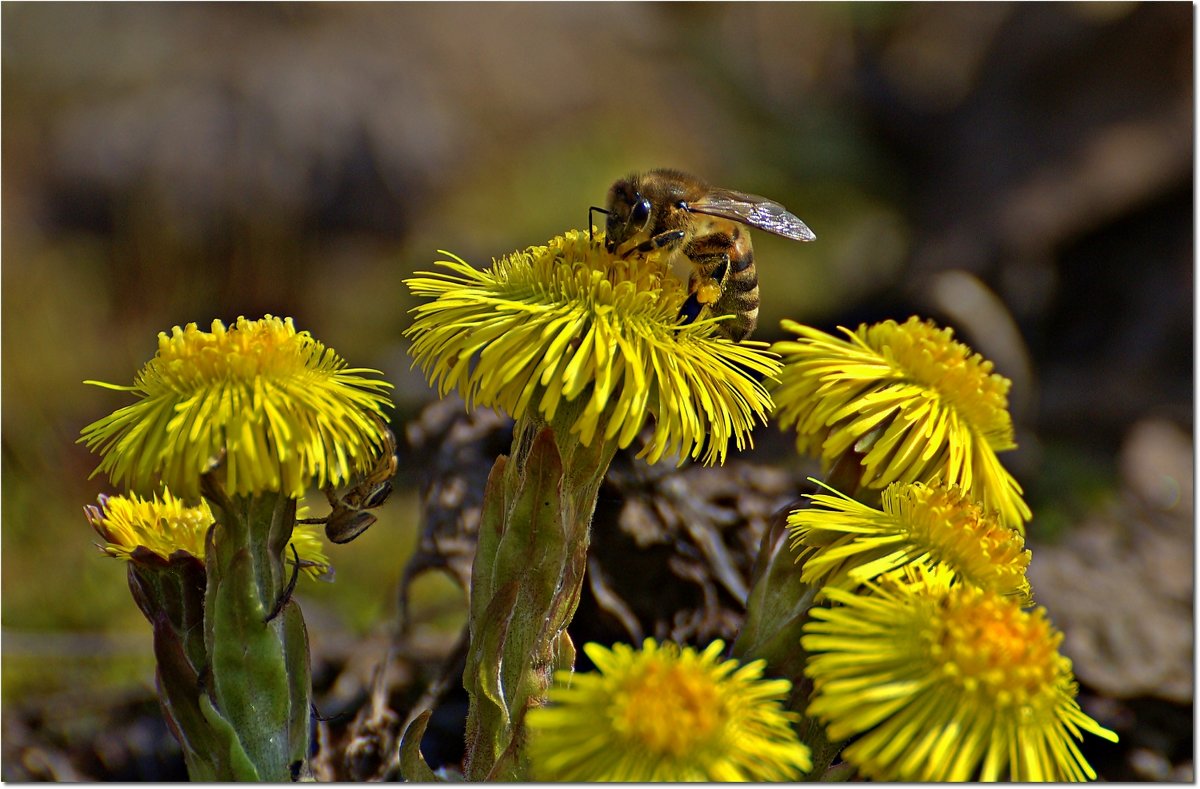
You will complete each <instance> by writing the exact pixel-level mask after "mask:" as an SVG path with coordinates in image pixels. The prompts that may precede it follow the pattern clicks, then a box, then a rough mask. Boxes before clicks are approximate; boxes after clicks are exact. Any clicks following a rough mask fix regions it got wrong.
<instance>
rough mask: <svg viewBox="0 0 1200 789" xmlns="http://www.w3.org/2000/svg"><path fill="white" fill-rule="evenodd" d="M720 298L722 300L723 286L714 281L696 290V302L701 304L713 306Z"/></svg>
mask: <svg viewBox="0 0 1200 789" xmlns="http://www.w3.org/2000/svg"><path fill="white" fill-rule="evenodd" d="M719 298H721V286H720V285H718V284H717V283H715V282H713V281H712V280H709V281H708V282H706V283H704V284H703V285H701V286H700V287H698V288H696V301H698V302H700V303H701V304H712V303H713V302H715V301H716V300H717V299H719Z"/></svg>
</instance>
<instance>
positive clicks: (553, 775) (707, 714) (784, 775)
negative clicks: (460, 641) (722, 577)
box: [526, 639, 811, 781]
mask: <svg viewBox="0 0 1200 789" xmlns="http://www.w3.org/2000/svg"><path fill="white" fill-rule="evenodd" d="M723 648H724V644H723V643H722V642H720V641H714V642H713V643H711V644H709V646H708V647H707V648H706V649H705V650H704V651H703V652H696V651H695V650H693V649H691V648H690V647H678V646H676V645H674V644H662V645H659V644H657V643H656V642H655V641H654V640H653V639H646V641H645V643H644V644H643V646H642V649H641V650H640V651H634V650H633V648H632V647H630V646H628V645H625V644H617V645H615V646H614V647H613V648H612V649H611V650H610V649H607V648H605V647H603V646H601V645H599V644H594V643H592V644H587V645H585V646H584V651H585V652H586V653H587V655H588V657H590V658H591V659H592V662H593V663H595V664H596V668H597V671H596V672H593V673H580V674H571V673H570V672H559V674H558V677H557V679H558V682H557V683H556V684H555V685H554V686H553V687H552V688H551V689H550V693H549V699H550V705H549V706H546V707H537V708H534V709H531V710H530V711H529V713H528V716H527V718H526V722H527V724H528V726H529V729H530V740H529V757H530V761H531V764H532V767H533V775H534V777H535V778H536V779H538V780H550V781H790V780H795V779H796V778H797V777H798V776H799V775H800V774H801V773H803V772H804V771H806V770H808V769H810V768H811V761H810V759H809V752H808V748H807V747H805V746H804V745H803V744H801V743H800V741H799V740H798V739H797V737H796V734H795V732H794V731H793V730H792V727H791V725H790V721H792V720H794V719H795V717H796V716H795V714H794V713H790V712H787V711H785V710H784V708H783V706H782V701H783V699H785V698H786V696H787V694H788V691H789V690H790V689H791V683H790V682H788V681H787V680H783V679H778V680H765V679H762V670H763V663H762V661H755V662H752V663H748V664H746V665H743V666H740V667H739V665H738V662H737V661H736V660H725V661H722V660H721V659H720V657H719V655H720V653H721V650H722V649H723Z"/></svg>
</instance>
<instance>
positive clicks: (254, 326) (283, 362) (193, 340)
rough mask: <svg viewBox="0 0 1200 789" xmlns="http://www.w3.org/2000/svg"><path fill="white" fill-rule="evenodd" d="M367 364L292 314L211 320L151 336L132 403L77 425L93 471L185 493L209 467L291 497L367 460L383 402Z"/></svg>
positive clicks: (345, 475)
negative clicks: (353, 363) (93, 454)
mask: <svg viewBox="0 0 1200 789" xmlns="http://www.w3.org/2000/svg"><path fill="white" fill-rule="evenodd" d="M374 372H376V371H374V370H365V369H353V368H348V367H347V366H346V363H345V362H344V361H343V360H342V358H341V357H340V356H338V355H337V354H336V353H335V352H334V351H333V350H332V349H329V348H326V347H325V346H324V345H323V344H322V343H320V342H318V341H317V340H315V339H313V337H312V336H311V335H310V334H309V333H308V332H305V331H300V332H298V331H296V328H295V326H294V325H293V324H292V320H291V318H287V319H283V320H281V319H279V318H275V317H272V316H270V315H267V316H266V317H264V318H263V319H262V320H247V319H246V318H238V320H237V322H236V323H235V324H234V325H233V327H232V328H226V327H225V325H224V324H223V323H222V322H221V321H213V322H212V328H211V331H208V332H205V331H201V330H200V329H198V328H197V327H196V324H194V323H189V324H188V325H187V326H186V327H184V328H180V327H178V326H176V327H175V328H174V329H173V330H172V332H171V334H169V335H168V334H166V333H165V332H164V333H160V334H159V335H158V353H157V354H156V355H155V356H154V358H153V359H151V360H150V361H149V362H148V363H147V364H146V365H145V366H144V367H143V368H142V369H141V371H140V372H139V373H138V374H137V376H136V378H135V379H134V384H133V386H117V385H113V384H105V383H100V382H97V381H89V382H88V383H93V384H96V385H98V386H104V387H106V388H109V389H116V390H118V391H126V392H133V393H134V394H136V395H138V397H139V398H140V399H139V400H138V402H136V403H134V404H132V405H128V406H126V407H124V408H121V409H120V410H118V411H116V412H114V413H113V414H111V415H110V416H108V417H105V418H104V419H101V420H99V421H97V422H94V423H92V424H91V425H88V426H87V427H86V428H84V429H83V433H82V438H81V441H83V442H86V444H87V446H88V448H89V449H92V450H94V451H97V452H99V453H100V455H101V462H100V465H99V467H98V468H97V469H96V471H97V472H105V473H107V474H108V476H109V478H110V480H111V481H112V482H113V484H116V485H122V486H128V487H129V488H131V489H133V490H136V491H140V492H143V493H148V492H150V491H152V490H155V489H157V487H158V485H159V483H165V484H166V485H167V487H169V488H170V489H171V490H173V491H174V492H175V493H176V494H177V495H179V496H182V497H183V498H185V499H188V500H193V499H195V497H196V496H197V494H198V493H199V489H200V478H201V476H202V475H203V474H205V473H206V472H209V471H214V470H215V473H216V474H218V475H219V478H220V479H221V480H222V481H223V482H224V488H225V490H226V491H227V492H229V493H231V494H237V495H246V494H251V493H260V492H267V491H279V492H282V493H284V494H286V495H290V496H291V497H292V498H299V497H300V496H302V495H303V494H304V491H305V490H306V489H307V488H308V486H309V485H310V484H312V483H314V482H315V483H316V484H317V485H319V486H325V485H338V484H341V483H344V482H347V481H349V480H350V479H351V478H352V477H354V476H355V475H361V474H366V473H368V471H369V470H370V469H371V467H372V464H373V462H374V456H375V455H376V454H378V452H379V451H380V447H381V446H382V443H383V438H382V436H381V435H380V431H379V427H378V425H379V421H378V419H379V418H380V417H381V416H382V414H383V409H384V408H385V407H388V406H389V405H390V403H389V401H388V399H387V397H386V395H385V394H384V392H385V391H386V390H387V389H389V388H391V384H388V383H386V382H384V381H381V380H376V379H371V378H366V377H363V375H362V373H374Z"/></svg>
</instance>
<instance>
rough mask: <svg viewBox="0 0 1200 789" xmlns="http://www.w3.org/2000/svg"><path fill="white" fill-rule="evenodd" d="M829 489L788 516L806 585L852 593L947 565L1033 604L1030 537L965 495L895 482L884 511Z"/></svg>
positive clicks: (986, 586) (885, 493)
mask: <svg viewBox="0 0 1200 789" xmlns="http://www.w3.org/2000/svg"><path fill="white" fill-rule="evenodd" d="M829 490H830V492H831V493H832V495H829V494H823V493H822V494H814V495H810V496H808V497H807V498H808V499H810V500H811V502H812V506H811V507H806V508H803V509H798V510H796V511H794V512H793V513H792V514H791V515H790V516H788V528H789V530H790V531H791V536H792V549H793V550H795V551H798V558H797V562H798V563H800V564H802V565H803V570H802V576H801V577H802V580H803V581H804V582H805V583H808V584H811V585H829V586H838V587H841V588H845V589H853V588H854V587H855V586H857V585H859V584H861V583H863V582H864V581H868V580H870V579H872V578H875V577H876V576H879V575H882V574H883V573H886V572H890V571H892V570H895V569H898V568H900V567H904V566H905V565H908V564H922V565H926V566H932V565H934V564H939V563H940V564H944V565H946V566H947V567H949V568H950V569H951V570H952V571H953V572H954V573H955V575H956V576H957V577H959V578H962V579H963V580H965V581H966V582H968V583H971V584H974V585H975V586H979V587H981V588H983V589H991V590H994V591H996V592H999V593H1000V594H1002V595H1009V596H1012V597H1014V598H1015V599H1016V600H1017V601H1018V602H1021V603H1025V602H1027V601H1028V600H1029V580H1028V579H1027V578H1026V577H1025V572H1026V570H1028V568H1029V559H1030V552H1029V551H1028V550H1026V549H1025V538H1024V537H1022V536H1021V534H1020V533H1019V532H1017V531H1016V530H1015V529H1012V528H1009V527H1008V526H1005V525H1004V524H1003V523H1001V522H1000V520H999V518H998V516H997V515H996V513H994V512H993V513H988V512H985V511H984V510H983V508H982V507H980V506H979V505H978V504H976V503H975V502H973V501H971V500H970V499H969V498H967V497H966V495H964V494H963V492H962V491H961V490H959V489H958V488H954V487H949V488H947V487H944V486H940V485H933V486H930V485H923V484H921V483H919V482H913V483H909V484H901V483H893V484H891V485H889V486H888V487H887V488H886V489H884V491H883V494H882V506H881V508H880V509H874V508H873V507H868V506H867V505H865V504H862V503H860V502H857V501H855V500H854V499H852V498H850V497H849V496H846V495H845V494H842V493H839V492H837V491H835V490H833V489H832V488H830V489H829Z"/></svg>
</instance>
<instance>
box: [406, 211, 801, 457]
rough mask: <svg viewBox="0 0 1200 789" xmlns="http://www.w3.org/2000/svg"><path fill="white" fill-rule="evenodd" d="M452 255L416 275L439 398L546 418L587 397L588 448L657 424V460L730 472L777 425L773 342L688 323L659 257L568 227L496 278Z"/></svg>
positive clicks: (584, 438)
mask: <svg viewBox="0 0 1200 789" xmlns="http://www.w3.org/2000/svg"><path fill="white" fill-rule="evenodd" d="M443 254H449V253H443ZM450 257H451V258H453V259H452V260H449V261H439V265H441V266H442V267H443V268H444V269H445V270H444V271H439V272H423V273H422V275H421V276H418V277H415V278H413V279H409V280H407V284H408V286H409V288H410V289H411V290H412V292H413V293H414V294H415V295H417V296H423V297H428V298H430V299H431V300H430V301H428V302H426V303H424V304H421V305H420V306H418V307H416V308H415V309H414V310H413V312H414V313H415V315H416V318H415V320H414V321H413V325H412V327H411V328H409V329H408V331H407V332H406V334H407V336H409V337H410V338H412V349H411V354H412V356H413V358H414V360H415V362H414V364H418V365H420V366H421V369H422V370H423V371H424V372H425V374H426V375H427V377H428V378H429V380H430V382H431V383H432V384H434V385H435V386H436V387H437V389H438V392H439V394H443V395H444V394H445V393H446V392H448V391H450V390H452V389H457V390H458V391H459V393H460V394H461V395H462V396H463V398H464V399H465V400H466V401H467V403H468V404H473V403H477V404H480V405H486V406H491V407H494V408H498V409H502V410H504V411H505V412H507V413H508V414H509V415H510V416H512V417H514V418H517V419H520V418H521V417H523V416H525V415H527V414H528V415H531V416H540V417H542V418H544V419H545V420H546V421H551V420H553V419H554V416H555V414H556V412H557V411H558V410H559V409H560V408H561V407H562V406H563V404H564V402H567V401H575V400H577V399H578V398H583V400H584V402H585V403H586V405H585V407H584V408H583V409H582V411H581V413H580V414H579V416H578V418H576V419H575V420H574V423H573V424H572V425H571V426H570V430H571V432H572V433H574V434H576V435H577V436H578V439H579V441H580V442H581V443H582V444H584V445H590V444H591V442H592V440H593V439H594V438H595V437H596V436H597V434H601V435H602V437H603V439H604V440H605V441H610V440H614V439H615V440H616V441H617V442H618V446H620V447H626V446H628V445H629V444H630V442H632V441H633V439H634V438H635V437H636V436H637V435H638V433H639V431H640V430H641V428H642V426H643V425H644V424H645V423H646V420H647V418H648V417H650V416H653V417H654V420H655V426H654V434H653V437H652V438H651V439H650V442H649V444H648V445H647V446H646V447H645V449H644V450H643V451H642V455H643V456H645V457H647V458H648V459H649V460H650V462H656V461H657V460H659V459H660V458H662V457H663V456H664V455H669V454H675V453H678V454H679V455H680V461H681V462H682V460H683V458H685V457H687V456H689V455H690V456H691V457H692V458H698V457H701V456H703V460H704V462H705V463H719V462H721V461H723V460H724V458H725V454H726V451H727V447H728V444H729V441H730V440H731V439H732V440H733V441H734V442H736V444H737V446H738V447H739V448H742V447H743V446H745V445H746V444H748V443H749V442H750V431H751V429H752V428H753V427H754V424H755V422H756V421H765V414H766V412H767V411H768V410H769V409H770V407H771V400H770V396H769V395H768V394H767V391H766V389H764V387H763V385H762V384H761V383H760V382H759V379H760V378H761V377H764V376H765V377H774V376H775V375H776V374H777V373H778V371H779V365H778V362H777V361H776V359H775V358H774V356H773V355H771V354H770V353H768V352H767V351H766V350H765V348H766V346H765V345H764V344H762V343H754V342H744V343H740V344H738V343H733V342H730V341H729V340H727V339H724V338H721V337H718V336H717V335H716V334H715V332H714V330H713V326H714V324H713V320H711V319H709V320H701V321H696V322H694V323H691V324H687V325H681V323H680V319H679V308H680V305H681V304H682V303H683V300H684V299H685V297H686V295H687V293H686V289H685V287H684V285H683V283H682V282H680V281H679V280H678V279H676V278H675V277H674V276H673V275H672V274H671V272H670V268H669V266H668V265H667V263H666V261H665V260H663V259H662V258H661V256H656V255H651V256H649V257H647V258H645V259H628V260H623V259H620V258H617V257H614V256H613V255H611V254H609V253H608V252H606V251H605V250H604V245H603V242H602V240H598V241H592V240H590V239H589V238H588V234H587V233H583V232H580V231H570V232H568V233H566V234H565V235H563V236H559V237H557V238H554V239H552V240H551V241H550V242H549V243H548V244H546V245H545V246H537V247H530V248H529V249H527V250H524V251H522V252H515V253H513V254H511V255H508V256H506V257H504V258H502V259H500V260H498V261H496V262H495V263H494V264H493V265H492V267H491V268H490V269H487V270H484V271H480V270H477V269H475V268H473V267H471V266H469V265H468V264H467V263H465V262H464V261H462V260H460V259H459V258H456V257H454V256H453V255H450Z"/></svg>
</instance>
